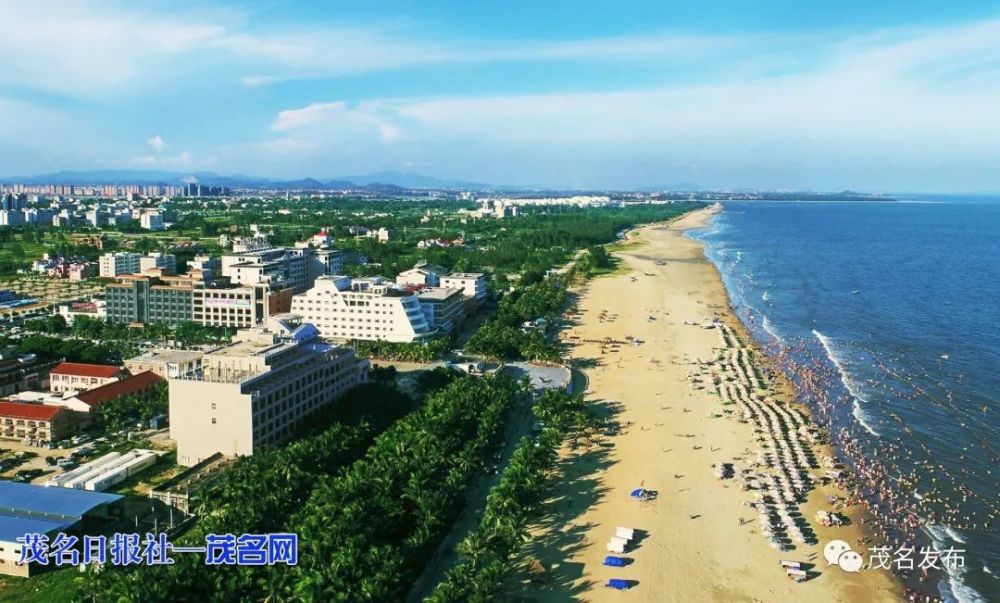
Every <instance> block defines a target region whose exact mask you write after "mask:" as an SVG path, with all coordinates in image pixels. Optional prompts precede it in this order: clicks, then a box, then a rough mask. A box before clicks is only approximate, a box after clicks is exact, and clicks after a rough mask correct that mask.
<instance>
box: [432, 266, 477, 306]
mask: <svg viewBox="0 0 1000 603" xmlns="http://www.w3.org/2000/svg"><path fill="white" fill-rule="evenodd" d="M441 286H442V287H446V288H449V289H461V290H462V295H464V296H465V299H466V302H467V303H471V304H472V305H479V304H481V303H483V301H485V300H486V295H487V293H486V277H485V276H484V275H482V274H480V273H478V272H452V273H451V274H448V275H445V276H442V277H441Z"/></svg>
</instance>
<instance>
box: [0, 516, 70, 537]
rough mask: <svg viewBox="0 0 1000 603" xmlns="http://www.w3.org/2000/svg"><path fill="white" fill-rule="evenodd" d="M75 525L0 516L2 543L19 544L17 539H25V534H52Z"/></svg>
mask: <svg viewBox="0 0 1000 603" xmlns="http://www.w3.org/2000/svg"><path fill="white" fill-rule="evenodd" d="M73 523H75V522H73V521H46V520H43V519H29V518H27V517H11V516H10V515H0V542H17V539H18V538H23V537H24V535H25V534H32V533H34V534H50V533H52V532H55V531H58V530H65V529H66V528H68V527H69V526H71V525H73Z"/></svg>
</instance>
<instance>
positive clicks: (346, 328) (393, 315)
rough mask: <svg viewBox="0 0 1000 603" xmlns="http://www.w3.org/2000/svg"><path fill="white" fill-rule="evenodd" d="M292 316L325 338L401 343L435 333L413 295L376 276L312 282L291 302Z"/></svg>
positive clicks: (327, 278) (337, 278)
mask: <svg viewBox="0 0 1000 603" xmlns="http://www.w3.org/2000/svg"><path fill="white" fill-rule="evenodd" d="M292 314H297V315H299V316H301V317H302V320H303V321H304V322H309V323H312V324H313V325H315V326H316V328H317V329H319V332H320V333H321V334H322V335H323V336H324V337H328V338H337V339H368V340H384V341H393V342H401V343H405V342H411V341H418V340H422V339H427V338H429V337H431V336H433V335H434V334H435V333H436V331H435V329H434V328H433V327H432V326H431V325H430V324H429V323H428V322H427V318H426V316H425V315H424V312H423V309H422V307H421V305H420V300H419V299H418V297H417V295H416V294H415V293H411V292H407V291H402V290H400V289H397V288H396V287H395V286H394V285H393V284H392V283H390V282H388V281H386V280H385V279H383V278H381V277H372V278H366V279H357V280H352V279H351V278H350V277H346V276H324V277H320V278H317V279H316V282H315V285H314V286H313V288H312V289H310V290H309V291H307V292H305V293H303V294H300V295H296V296H294V297H293V298H292Z"/></svg>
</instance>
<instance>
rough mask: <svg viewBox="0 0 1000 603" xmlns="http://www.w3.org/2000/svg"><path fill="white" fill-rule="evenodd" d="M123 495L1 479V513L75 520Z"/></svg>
mask: <svg viewBox="0 0 1000 603" xmlns="http://www.w3.org/2000/svg"><path fill="white" fill-rule="evenodd" d="M122 498H123V497H122V496H121V495H119V494H105V493H103V492H90V491H87V490H73V489H70V488H50V487H45V486H35V485H32V484H18V483H16V482H8V481H0V515H8V516H15V517H24V518H28V519H41V520H45V521H55V522H65V521H68V522H70V523H75V522H77V521H79V520H80V519H81V518H82V517H83V516H84V515H85V514H86V513H88V512H90V511H91V510H93V509H94V508H95V507H99V506H101V505H104V504H107V503H113V502H116V501H119V500H121V499H122Z"/></svg>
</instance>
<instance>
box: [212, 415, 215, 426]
mask: <svg viewBox="0 0 1000 603" xmlns="http://www.w3.org/2000/svg"><path fill="white" fill-rule="evenodd" d="M212 425H215V417H212Z"/></svg>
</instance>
